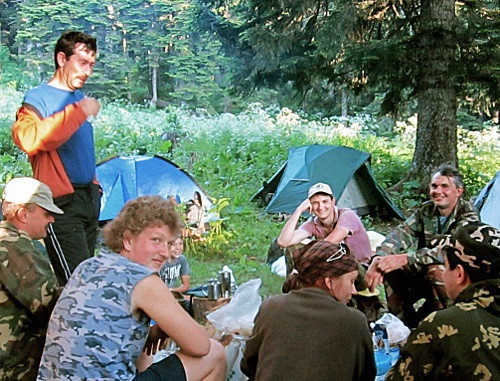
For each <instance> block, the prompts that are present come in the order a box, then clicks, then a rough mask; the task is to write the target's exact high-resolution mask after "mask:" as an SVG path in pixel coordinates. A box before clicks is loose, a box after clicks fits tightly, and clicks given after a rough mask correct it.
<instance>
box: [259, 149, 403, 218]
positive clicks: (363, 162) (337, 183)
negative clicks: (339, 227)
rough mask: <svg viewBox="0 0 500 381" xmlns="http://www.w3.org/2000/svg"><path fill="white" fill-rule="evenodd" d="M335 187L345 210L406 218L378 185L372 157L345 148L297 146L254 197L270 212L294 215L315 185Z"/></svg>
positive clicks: (334, 189)
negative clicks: (371, 160)
mask: <svg viewBox="0 0 500 381" xmlns="http://www.w3.org/2000/svg"><path fill="white" fill-rule="evenodd" d="M318 182H322V183H327V184H329V185H330V186H331V187H332V190H333V193H334V195H335V197H336V199H337V205H338V206H339V207H341V208H351V209H354V210H356V211H357V213H358V214H359V215H360V216H364V215H367V214H370V215H378V216H381V217H385V216H386V217H396V218H400V219H403V218H404V215H403V213H402V212H401V210H400V209H399V208H398V207H397V206H396V204H394V202H393V201H392V200H391V199H390V197H389V196H388V195H387V193H386V192H385V191H384V189H383V188H382V187H381V186H380V185H379V184H378V183H377V181H376V180H375V177H374V176H373V173H372V171H371V168H370V154H369V153H366V152H362V151H358V150H357V149H354V148H349V147H344V146H328V145H319V144H312V145H308V146H301V147H293V148H290V150H289V152H288V160H287V161H286V162H285V163H284V164H283V166H282V167H281V168H280V169H279V170H278V171H277V172H276V173H275V174H274V175H273V176H272V177H271V178H270V179H269V180H268V181H266V182H264V186H263V187H262V188H261V189H260V190H259V191H258V192H257V193H256V194H255V195H254V196H253V197H252V200H258V199H260V200H264V203H265V204H266V205H267V206H266V209H265V211H266V212H267V213H293V211H294V210H295V209H296V208H297V206H299V204H300V203H301V202H302V201H303V200H304V199H305V198H306V197H307V190H308V189H309V187H310V186H311V185H313V184H315V183H318Z"/></svg>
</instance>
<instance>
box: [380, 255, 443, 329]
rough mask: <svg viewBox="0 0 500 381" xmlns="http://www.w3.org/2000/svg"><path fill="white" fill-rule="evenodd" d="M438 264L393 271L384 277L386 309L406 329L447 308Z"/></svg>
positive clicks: (441, 272) (441, 267)
mask: <svg viewBox="0 0 500 381" xmlns="http://www.w3.org/2000/svg"><path fill="white" fill-rule="evenodd" d="M443 269H444V267H443V266H442V265H428V266H423V267H422V268H420V269H419V270H416V271H412V270H410V269H409V268H408V269H407V268H403V269H401V270H395V271H393V272H391V273H389V274H386V275H385V277H384V286H385V292H386V298H387V307H388V309H389V312H391V313H392V314H393V315H396V316H397V317H398V318H400V319H401V320H402V321H403V323H405V325H407V326H408V327H410V328H415V327H417V326H418V323H420V321H421V320H423V319H424V318H425V317H426V316H427V315H429V314H430V313H431V312H433V311H436V310H438V309H442V308H445V307H447V304H448V297H447V296H446V291H445V289H444V282H443V276H442V274H443Z"/></svg>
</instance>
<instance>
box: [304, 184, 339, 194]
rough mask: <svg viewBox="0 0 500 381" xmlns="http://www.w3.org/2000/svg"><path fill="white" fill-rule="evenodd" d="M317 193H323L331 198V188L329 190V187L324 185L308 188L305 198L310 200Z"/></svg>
mask: <svg viewBox="0 0 500 381" xmlns="http://www.w3.org/2000/svg"><path fill="white" fill-rule="evenodd" d="M317 193H325V194H328V195H330V196H332V197H333V192H332V188H330V185H328V184H325V183H316V184H314V185H313V186H312V187H310V188H309V192H307V198H311V197H312V196H314V195H315V194H317Z"/></svg>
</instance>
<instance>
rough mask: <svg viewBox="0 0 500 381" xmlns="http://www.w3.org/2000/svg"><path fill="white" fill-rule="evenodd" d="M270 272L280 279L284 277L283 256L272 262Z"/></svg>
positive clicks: (284, 265) (284, 264) (284, 263)
mask: <svg viewBox="0 0 500 381" xmlns="http://www.w3.org/2000/svg"><path fill="white" fill-rule="evenodd" d="M271 272H272V273H273V274H276V275H278V276H280V277H283V278H285V277H286V259H285V256H284V255H282V256H281V257H279V258H278V259H276V260H275V261H274V262H273V264H272V265H271Z"/></svg>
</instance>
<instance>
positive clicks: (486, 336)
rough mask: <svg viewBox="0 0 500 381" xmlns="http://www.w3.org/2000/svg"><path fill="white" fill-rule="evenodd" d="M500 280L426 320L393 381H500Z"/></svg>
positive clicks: (480, 285)
mask: <svg viewBox="0 0 500 381" xmlns="http://www.w3.org/2000/svg"><path fill="white" fill-rule="evenodd" d="M499 291H500V279H498V278H497V279H492V280H486V281H482V282H477V283H474V284H471V285H470V286H469V287H467V288H466V289H465V290H463V291H462V292H461V293H460V295H459V296H458V298H457V299H456V300H455V305H454V306H452V307H449V308H446V309H444V310H440V311H436V312H433V313H431V314H430V315H429V316H427V317H426V318H425V319H424V320H423V321H422V322H421V323H420V325H419V326H418V328H417V329H416V330H415V331H414V332H413V333H412V334H411V335H410V337H409V338H408V341H407V343H406V345H405V346H404V348H403V350H402V352H401V358H400V359H399V360H398V362H397V363H396V364H395V365H394V367H393V368H392V369H391V370H390V371H389V372H388V373H387V376H386V381H387V380H389V381H393V380H406V381H412V380H457V381H462V380H483V381H486V380H500V328H499V327H500V303H499V302H500V292H499Z"/></svg>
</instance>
